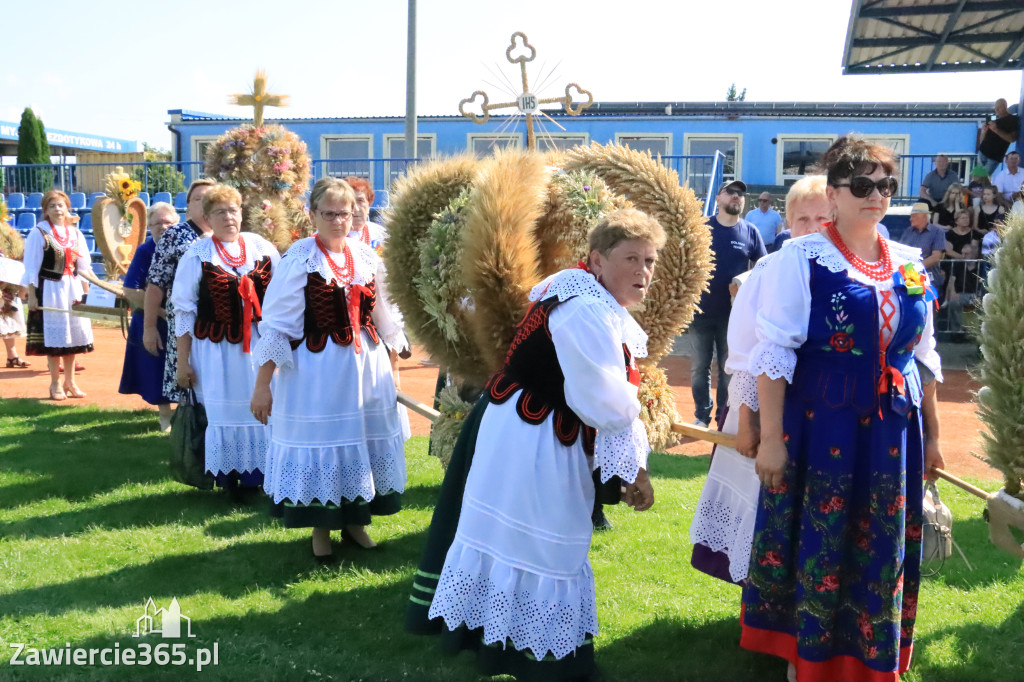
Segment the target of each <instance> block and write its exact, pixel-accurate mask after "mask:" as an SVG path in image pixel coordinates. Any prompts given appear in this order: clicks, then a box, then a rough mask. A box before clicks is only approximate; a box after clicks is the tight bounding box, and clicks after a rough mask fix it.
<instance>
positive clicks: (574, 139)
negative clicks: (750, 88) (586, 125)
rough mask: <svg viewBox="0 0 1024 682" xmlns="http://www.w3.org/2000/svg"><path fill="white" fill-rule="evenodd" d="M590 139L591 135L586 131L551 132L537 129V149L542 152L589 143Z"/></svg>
mask: <svg viewBox="0 0 1024 682" xmlns="http://www.w3.org/2000/svg"><path fill="white" fill-rule="evenodd" d="M589 141H590V137H589V136H588V135H587V134H586V133H549V132H547V131H537V149H538V150H539V151H542V152H549V151H551V150H553V149H558V150H565V149H569V148H571V147H578V146H580V145H586V144H588V143H589Z"/></svg>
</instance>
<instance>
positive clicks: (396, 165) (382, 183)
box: [0, 156, 724, 198]
mask: <svg viewBox="0 0 1024 682" xmlns="http://www.w3.org/2000/svg"><path fill="white" fill-rule="evenodd" d="M723 158H724V157H723ZM715 159H716V157H715V156H662V157H661V162H662V163H663V164H665V165H666V166H667V167H669V168H671V169H672V170H675V171H676V172H677V173H678V174H679V180H680V183H689V185H690V187H691V188H692V189H693V191H694V192H695V193H696V194H697V196H698V197H705V196H706V195H707V192H708V191H709V188H711V187H715V186H717V182H718V181H720V180H721V177H720V176H721V171H720V170H716V169H715V165H714V164H715ZM418 161H419V159H414V158H380V159H352V158H349V159H313V160H312V162H311V174H312V182H316V181H317V180H319V179H320V178H322V177H325V176H332V177H347V176H356V177H362V178H366V179H367V180H369V181H370V183H371V184H372V185H373V187H374V189H375V191H380V190H387V189H389V188H390V187H391V185H392V184H393V183H394V181H395V180H396V179H397V178H398V177H399V176H400V175H402V174H404V173H405V172H406V171H408V170H409V168H410V167H412V166H413V165H414V164H415V163H417V162H418ZM720 165H721V164H720ZM117 167H120V168H122V169H123V170H124V172H126V173H127V174H128V175H129V176H131V177H132V178H133V179H135V180H138V182H139V184H140V185H142V191H143V192H147V193H148V194H149V195H150V198H152V196H153V195H154V194H156V193H157V192H169V193H170V194H171V195H172V197H173V196H174V195H175V194H176V193H178V192H182V191H184V190H186V189H188V186H189V185H190V184H191V183H192V181H193V180H196V179H198V178H201V177H203V175H204V171H205V163H204V162H202V161H147V162H142V161H139V162H134V163H133V162H127V161H117V162H111V163H54V164H12V165H8V166H0V180H2V185H3V192H4V194H11V193H13V192H20V193H22V194H29V193H32V192H45V191H47V190H49V189H51V188H53V187H56V188H57V189H60V190H63V191H64V192H66V193H68V194H71V193H72V192H81V193H83V194H86V195H88V194H92V193H95V192H102V191H103V181H104V178H105V177H106V176H107V174H108V173H111V172H113V171H114V169H115V168H117ZM716 178H717V180H716Z"/></svg>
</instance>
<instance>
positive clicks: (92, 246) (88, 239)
mask: <svg viewBox="0 0 1024 682" xmlns="http://www.w3.org/2000/svg"><path fill="white" fill-rule="evenodd" d="M83 232H84V230H83ZM83 236H84V237H85V245H86V246H87V247H88V248H89V253H95V251H96V236H95V235H94V234H93V233H92V232H89V233H88V234H84V235H83Z"/></svg>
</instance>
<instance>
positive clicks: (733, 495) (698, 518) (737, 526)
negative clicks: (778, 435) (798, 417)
mask: <svg viewBox="0 0 1024 682" xmlns="http://www.w3.org/2000/svg"><path fill="white" fill-rule="evenodd" d="M735 390H736V391H738V390H740V387H737V388H736V389H735ZM737 398H738V396H736V395H734V388H733V384H732V383H730V384H729V413H728V414H727V415H726V417H725V424H723V425H722V432H723V433H729V434H735V433H736V432H737V430H738V425H739V413H740V401H739V400H738V399H737ZM760 492H761V482H760V480H759V479H758V477H757V473H756V472H755V471H754V460H753V459H750V458H748V457H744V456H743V455H741V454H740V453H738V452H737V451H736V450H734V449H733V448H729V447H725V446H723V445H719V446H717V447H716V448H715V456H714V458H713V459H712V461H711V469H710V470H709V471H708V477H707V480H706V481H705V483H704V490H703V491H702V492H701V494H700V500H699V501H698V502H697V509H696V510H695V511H694V514H693V522H692V523H691V524H690V542H692V543H693V544H695V545H697V544H700V545H704V546H705V547H708V548H709V549H711V550H712V551H715V552H723V553H725V554H726V555H728V557H729V576H730V577H731V578H732V579H733V581H735V582H740V581H742V580H744V579H745V578H746V577H747V570H748V568H749V566H750V547H751V545H752V544H753V541H754V520H755V519H756V517H757V499H758V496H759V495H760Z"/></svg>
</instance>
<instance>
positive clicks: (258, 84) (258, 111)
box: [228, 69, 288, 128]
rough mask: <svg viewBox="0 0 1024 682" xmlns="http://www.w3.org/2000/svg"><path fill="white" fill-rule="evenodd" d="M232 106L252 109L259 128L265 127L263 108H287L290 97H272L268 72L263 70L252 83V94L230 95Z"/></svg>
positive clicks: (255, 123)
mask: <svg viewBox="0 0 1024 682" xmlns="http://www.w3.org/2000/svg"><path fill="white" fill-rule="evenodd" d="M228 102H229V103H230V104H237V105H239V106H242V107H252V109H253V111H252V121H253V124H254V125H255V126H256V127H257V128H262V127H263V107H286V106H288V95H271V94H270V93H268V92H267V72H266V71H263V70H262V69H261V70H259V71H257V72H256V77H255V78H254V79H253V81H252V92H251V93H249V94H248V95H241V94H238V95H230V96H229V97H228Z"/></svg>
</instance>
